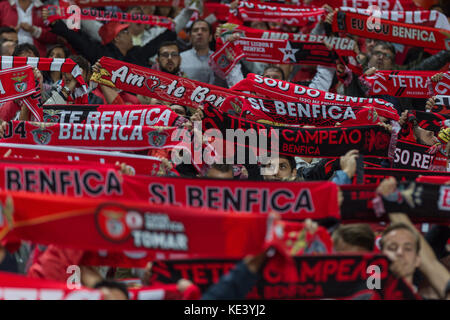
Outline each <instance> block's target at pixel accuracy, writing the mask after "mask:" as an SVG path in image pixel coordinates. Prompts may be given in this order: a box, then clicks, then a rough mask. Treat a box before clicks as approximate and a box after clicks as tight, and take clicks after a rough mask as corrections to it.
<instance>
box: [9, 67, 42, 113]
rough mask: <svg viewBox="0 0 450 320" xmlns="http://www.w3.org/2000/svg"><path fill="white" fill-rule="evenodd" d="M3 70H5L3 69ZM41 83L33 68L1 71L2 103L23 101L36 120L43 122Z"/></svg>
mask: <svg viewBox="0 0 450 320" xmlns="http://www.w3.org/2000/svg"><path fill="white" fill-rule="evenodd" d="M2 69H3V68H2ZM39 97H40V89H39V83H37V81H35V79H34V74H33V69H32V67H31V66H21V67H15V68H13V67H11V68H8V69H4V70H0V103H3V102H6V101H11V100H16V99H21V100H20V102H21V103H24V104H25V105H26V106H27V108H28V110H30V112H31V113H32V115H33V116H34V118H36V120H38V121H41V120H42V109H41V108H40V101H39Z"/></svg>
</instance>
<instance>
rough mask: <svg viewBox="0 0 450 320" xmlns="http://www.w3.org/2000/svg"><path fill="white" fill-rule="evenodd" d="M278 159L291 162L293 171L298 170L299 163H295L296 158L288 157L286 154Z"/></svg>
mask: <svg viewBox="0 0 450 320" xmlns="http://www.w3.org/2000/svg"><path fill="white" fill-rule="evenodd" d="M278 157H279V158H280V159H281V158H283V159H286V160H287V161H289V165H290V166H291V171H292V170H294V169H297V163H296V162H295V158H294V157H291V156H286V155H284V154H280V155H279V156H278Z"/></svg>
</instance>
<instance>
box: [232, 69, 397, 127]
mask: <svg viewBox="0 0 450 320" xmlns="http://www.w3.org/2000/svg"><path fill="white" fill-rule="evenodd" d="M231 89H232V90H236V91H251V92H255V93H257V94H260V95H263V96H264V97H266V98H268V99H277V100H282V101H290V102H303V103H308V104H321V105H336V104H338V105H340V106H350V107H354V106H355V107H366V106H368V107H374V108H375V110H376V111H377V113H378V115H380V116H383V117H385V118H388V119H392V120H398V119H399V118H400V117H399V115H398V113H397V111H396V110H395V108H394V106H393V104H392V103H389V102H387V101H385V100H383V99H377V98H361V97H350V96H343V95H339V94H335V93H331V92H326V91H322V90H318V89H312V88H309V87H305V86H302V85H298V84H294V83H290V82H287V81H283V80H276V79H271V78H267V77H263V76H260V75H257V74H254V73H249V74H248V75H247V78H245V79H243V80H241V81H239V82H238V83H237V84H235V85H234V86H233V87H232V88H231Z"/></svg>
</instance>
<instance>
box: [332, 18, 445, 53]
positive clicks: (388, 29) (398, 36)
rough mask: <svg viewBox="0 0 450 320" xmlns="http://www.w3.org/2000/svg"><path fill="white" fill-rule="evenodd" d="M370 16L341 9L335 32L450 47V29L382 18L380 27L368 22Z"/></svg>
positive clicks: (416, 44)
mask: <svg viewBox="0 0 450 320" xmlns="http://www.w3.org/2000/svg"><path fill="white" fill-rule="evenodd" d="M369 18H370V17H368V16H366V15H363V14H358V13H353V12H343V11H339V12H338V13H337V14H335V16H334V19H333V24H332V28H333V32H347V33H350V34H354V35H357V36H360V37H365V38H372V39H378V40H383V41H387V42H395V43H401V44H405V45H409V46H415V47H423V48H430V49H435V50H449V49H450V31H447V30H444V29H436V28H430V27H423V26H416V25H414V24H405V23H400V22H395V21H389V20H384V19H380V25H379V26H380V28H378V29H376V28H375V27H374V26H373V25H372V24H371V23H368V19H369Z"/></svg>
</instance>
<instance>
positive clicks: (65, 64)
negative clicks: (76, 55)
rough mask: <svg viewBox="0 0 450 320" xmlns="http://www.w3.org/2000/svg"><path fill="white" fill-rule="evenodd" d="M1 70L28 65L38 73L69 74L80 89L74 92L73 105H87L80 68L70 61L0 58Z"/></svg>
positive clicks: (85, 89) (85, 88)
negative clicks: (54, 72)
mask: <svg viewBox="0 0 450 320" xmlns="http://www.w3.org/2000/svg"><path fill="white" fill-rule="evenodd" d="M0 59H1V60H0V63H1V69H7V68H14V67H20V66H24V65H29V66H32V67H35V68H37V69H38V70H40V71H60V72H66V73H70V74H71V75H72V76H73V77H74V78H75V79H76V80H77V82H78V85H79V87H80V88H78V89H79V90H76V96H75V97H74V98H75V103H83V104H87V103H88V87H87V85H86V83H85V82H84V79H83V77H82V72H81V68H80V67H79V66H78V65H77V64H76V63H75V62H74V61H73V60H72V59H69V58H67V59H61V58H38V57H12V56H1V57H0Z"/></svg>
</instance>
